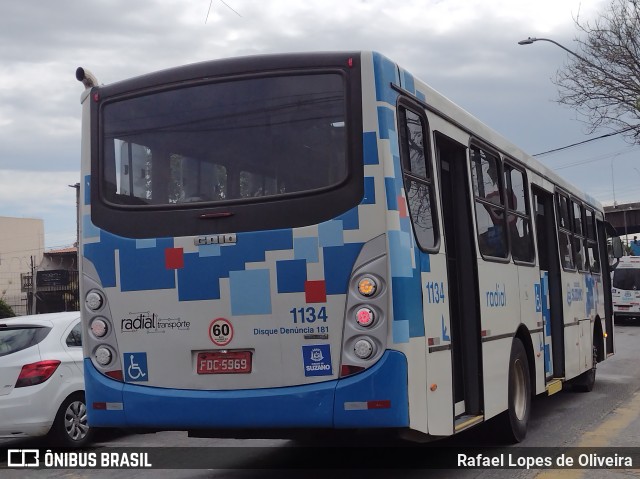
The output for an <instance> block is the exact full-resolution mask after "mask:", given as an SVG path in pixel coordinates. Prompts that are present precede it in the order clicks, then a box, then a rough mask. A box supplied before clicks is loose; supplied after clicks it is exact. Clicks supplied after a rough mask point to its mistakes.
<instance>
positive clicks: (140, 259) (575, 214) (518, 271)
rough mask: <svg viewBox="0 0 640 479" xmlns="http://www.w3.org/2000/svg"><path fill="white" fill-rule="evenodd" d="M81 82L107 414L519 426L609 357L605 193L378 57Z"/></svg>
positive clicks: (453, 429)
mask: <svg viewBox="0 0 640 479" xmlns="http://www.w3.org/2000/svg"><path fill="white" fill-rule="evenodd" d="M77 77H78V79H79V80H82V81H83V83H84V84H85V86H86V90H85V91H84V93H83V95H82V104H83V116H82V118H83V121H82V125H83V126H82V177H83V182H82V187H81V198H82V200H83V201H82V202H81V203H82V205H81V213H80V214H81V246H80V248H81V253H80V257H81V271H82V287H81V288H82V290H81V297H82V299H83V301H82V303H83V307H82V316H83V324H84V327H85V329H86V331H85V333H86V336H85V337H86V338H87V340H86V341H85V346H84V348H85V374H86V391H87V392H86V394H87V404H88V414H89V422H90V424H91V425H92V426H96V427H113V426H117V427H121V428H128V427H130V428H151V429H165V430H188V431H190V433H191V434H192V435H197V436H207V435H213V436H235V437H273V436H282V437H289V436H290V435H295V434H296V433H303V432H310V431H316V430H324V429H329V430H335V429H340V430H343V429H344V430H350V429H362V428H364V429H384V430H394V431H398V432H400V433H402V434H403V435H404V436H405V437H426V436H425V435H428V436H433V437H442V436H450V435H453V434H456V433H458V432H460V431H463V430H465V429H468V428H470V427H472V426H474V425H476V424H479V423H482V422H484V421H487V420H489V419H491V418H494V417H498V416H499V419H497V423H498V424H500V426H501V427H502V428H503V430H504V431H505V433H506V435H507V436H509V437H510V438H511V439H513V440H516V441H518V440H521V439H522V438H523V437H524V436H525V434H526V430H527V423H528V421H529V417H530V410H531V397H532V396H533V395H535V394H542V393H548V394H551V393H554V392H557V391H559V390H560V389H561V388H562V387H563V385H564V384H565V383H567V382H568V381H571V382H572V383H574V384H575V385H576V386H577V387H580V388H582V389H585V390H590V389H591V388H592V387H593V384H594V381H595V370H596V369H595V368H596V363H597V362H599V361H602V360H604V359H605V358H606V357H608V356H609V355H611V354H613V345H614V343H613V321H612V311H611V280H610V272H609V261H608V255H607V248H606V245H607V238H606V233H605V229H604V214H603V208H602V206H601V205H600V204H599V203H598V202H597V201H595V200H594V199H593V198H592V197H590V196H589V195H588V194H586V193H584V192H582V191H580V190H578V189H576V188H575V187H573V186H571V185H570V184H568V183H567V182H565V181H564V180H562V179H561V178H560V177H559V176H557V175H556V174H555V173H554V172H552V171H551V170H549V169H547V168H545V167H544V166H543V165H541V164H540V163H538V162H537V161H535V160H534V159H533V158H532V157H531V156H529V155H527V154H525V153H524V152H522V151H521V150H519V149H518V148H516V147H515V146H514V145H512V144H511V143H509V142H507V141H506V140H505V139H503V138H502V137H501V136H499V135H498V134H497V133H495V132H494V131H492V130H491V129H489V127H487V126H486V125H484V124H483V123H481V122H480V121H478V120H477V119H475V118H474V117H472V116H471V115H470V114H468V113H467V112H465V111H464V110H463V109H461V108H459V107H458V106H456V105H455V104H454V103H452V102H451V101H449V100H447V99H446V98H444V97H443V96H442V95H440V94H438V93H437V92H436V91H434V90H432V89H431V88H430V87H429V86H428V85H426V84H425V83H422V82H421V81H419V80H418V79H417V78H415V77H414V76H412V75H411V74H410V73H409V72H407V71H406V70H404V69H402V68H401V67H399V66H398V65H396V64H395V63H393V62H392V61H390V60H389V59H387V58H385V57H384V56H382V55H380V54H378V53H372V52H348V53H312V54H287V55H271V56H255V57H245V58H234V59H226V60H217V61H210V62H204V63H198V64H193V65H187V66H182V67H178V68H172V69H169V70H165V71H160V72H156V73H151V74H148V75H144V76H141V77H137V78H132V79H129V80H124V81H120V82H117V83H114V84H111V85H98V84H97V82H96V81H95V78H94V77H93V76H92V75H90V74H89V73H88V72H86V71H84V70H83V69H78V72H77Z"/></svg>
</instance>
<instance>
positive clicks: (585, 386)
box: [571, 344, 598, 393]
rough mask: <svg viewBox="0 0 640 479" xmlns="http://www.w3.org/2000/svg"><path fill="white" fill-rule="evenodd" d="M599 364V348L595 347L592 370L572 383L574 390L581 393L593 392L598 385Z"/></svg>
mask: <svg viewBox="0 0 640 479" xmlns="http://www.w3.org/2000/svg"><path fill="white" fill-rule="evenodd" d="M597 363H598V347H597V346H596V345H595V344H594V345H593V365H592V367H591V369H589V370H588V371H585V372H583V373H582V374H581V375H580V376H578V377H577V378H575V379H574V380H573V382H572V384H571V385H572V387H573V389H574V390H576V391H578V392H581V393H588V392H590V391H592V390H593V386H594V385H595V384H596V364H597Z"/></svg>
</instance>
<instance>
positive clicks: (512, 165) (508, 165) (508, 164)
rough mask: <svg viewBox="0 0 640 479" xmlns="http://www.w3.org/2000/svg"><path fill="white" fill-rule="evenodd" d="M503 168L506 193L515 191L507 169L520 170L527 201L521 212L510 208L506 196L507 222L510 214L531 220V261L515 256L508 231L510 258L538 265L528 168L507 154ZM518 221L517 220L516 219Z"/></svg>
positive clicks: (523, 264) (529, 264)
mask: <svg viewBox="0 0 640 479" xmlns="http://www.w3.org/2000/svg"><path fill="white" fill-rule="evenodd" d="M502 169H503V171H504V181H505V195H506V194H507V193H508V191H509V190H511V191H513V188H512V187H511V176H507V170H508V169H510V170H515V171H518V172H519V173H521V174H522V181H523V190H524V203H525V213H524V214H522V213H520V212H519V211H518V210H512V209H511V208H509V202H508V198H507V197H506V196H505V207H506V210H507V224H508V222H509V220H508V218H509V215H514V216H516V217H517V218H522V219H523V220H525V221H528V222H529V234H528V235H527V236H528V237H529V241H530V243H531V261H524V260H520V259H516V258H514V256H513V244H512V241H511V234H510V232H509V231H507V237H508V242H509V256H510V258H511V259H512V260H513V263H514V264H517V265H520V266H531V267H533V266H535V265H536V258H537V251H536V244H535V243H536V241H535V236H534V232H533V218H532V215H531V211H532V208H531V193H530V187H531V185H530V183H529V177H528V175H527V170H526V168H523V167H522V166H520V165H518V163H517V162H516V161H515V160H513V159H512V158H509V157H508V156H505V157H504V158H503V165H502ZM516 221H517V220H516Z"/></svg>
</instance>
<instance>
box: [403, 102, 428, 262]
mask: <svg viewBox="0 0 640 479" xmlns="http://www.w3.org/2000/svg"><path fill="white" fill-rule="evenodd" d="M398 119H399V122H400V126H399V128H398V131H399V133H400V155H401V159H402V166H403V168H402V169H403V172H404V188H405V195H406V198H407V206H408V208H409V214H410V215H411V222H412V223H413V229H414V231H415V235H416V240H417V242H418V245H419V246H420V248H422V249H423V250H430V251H434V250H435V249H436V248H437V244H438V231H437V224H438V222H437V216H436V211H435V201H434V199H433V183H432V175H431V168H430V157H429V151H430V149H429V140H428V139H429V136H428V134H427V131H428V128H427V121H426V118H424V117H423V116H422V115H419V114H417V113H415V112H414V111H412V110H409V109H408V108H405V107H404V106H400V107H399V108H398Z"/></svg>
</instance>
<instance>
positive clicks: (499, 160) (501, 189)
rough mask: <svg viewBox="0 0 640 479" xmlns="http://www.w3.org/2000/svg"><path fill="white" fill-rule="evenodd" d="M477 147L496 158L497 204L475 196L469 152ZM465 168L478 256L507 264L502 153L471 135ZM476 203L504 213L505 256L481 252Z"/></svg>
mask: <svg viewBox="0 0 640 479" xmlns="http://www.w3.org/2000/svg"><path fill="white" fill-rule="evenodd" d="M474 147H475V148H478V149H480V150H484V151H485V152H486V153H489V154H490V155H492V156H494V157H495V158H496V160H497V168H498V172H497V173H496V174H497V181H498V192H499V194H500V200H501V203H500V204H499V205H497V204H495V203H491V202H490V201H487V200H486V199H484V198H481V197H478V196H476V192H475V189H474V187H473V171H472V168H473V161H472V159H471V152H472V150H473V148H474ZM467 168H469V187H470V188H471V192H470V193H471V195H470V197H471V200H472V201H473V222H474V224H475V230H476V240H477V245H478V246H477V248H478V252H479V253H480V256H481V257H482V259H483V260H484V261H491V262H494V263H503V264H508V263H510V262H511V245H510V240H509V233H508V232H507V231H506V223H507V222H506V219H507V217H506V215H507V205H506V202H505V188H504V181H505V178H504V164H503V159H502V155H501V154H500V152H499V151H498V150H497V149H496V148H494V147H491V146H490V145H488V144H487V143H485V142H483V141H480V140H479V139H477V138H475V137H472V138H470V140H469V146H468V148H467ZM478 203H480V204H482V205H487V206H491V205H493V207H500V209H501V210H502V214H503V215H504V217H503V225H504V229H505V232H504V240H505V247H506V250H507V251H506V256H491V255H488V254H485V253H483V251H482V248H481V238H480V232H479V231H478V216H477V207H478Z"/></svg>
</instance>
